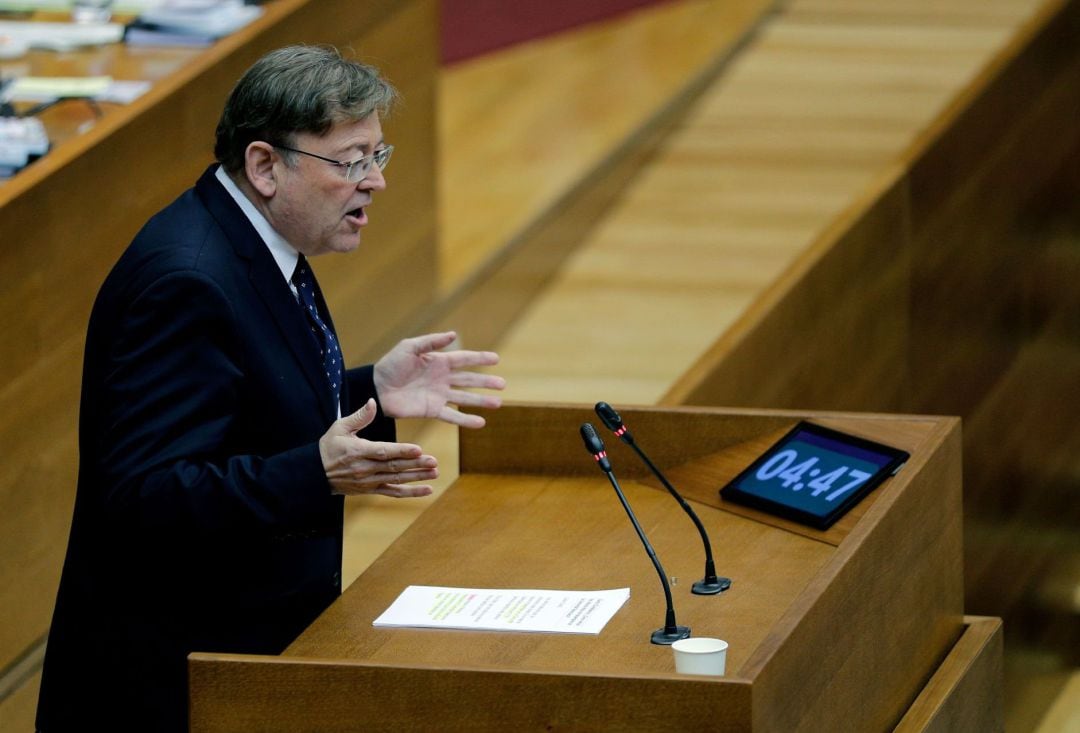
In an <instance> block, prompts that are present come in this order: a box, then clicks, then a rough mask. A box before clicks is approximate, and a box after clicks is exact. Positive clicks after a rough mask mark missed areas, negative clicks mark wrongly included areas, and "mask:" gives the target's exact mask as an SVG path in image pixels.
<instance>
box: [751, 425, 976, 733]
mask: <svg viewBox="0 0 1080 733" xmlns="http://www.w3.org/2000/svg"><path fill="white" fill-rule="evenodd" d="M935 432H936V435H935V436H934V438H933V439H932V440H931V441H928V442H930V443H932V444H933V443H936V442H937V441H943V442H944V446H943V448H942V449H941V450H939V451H937V452H934V453H933V454H931V455H928V454H927V453H926V452H925V451H924V452H922V453H916V454H913V455H912V459H911V461H909V463H908V465H907V466H905V469H904V471H903V472H902V473H901V474H900V475H898V476H897V479H900V478H901V477H902V476H903V474H904V473H907V481H908V483H907V486H906V487H905V489H904V490H903V491H900V490H892V489H891V488H890V490H889V491H887V492H883V493H882V495H881V496H879V497H878V499H877V501H876V502H875V504H874V506H873V507H872V508H871V509H870V510H869V512H868V513H867V515H866V516H865V517H864V519H863V521H861V522H860V523H859V524H858V525H856V526H855V528H854V529H853V530H852V533H851V534H850V535H849V536H848V537H847V539H846V540H845V542H844V544H842V545H841V547H840V549H839V552H838V554H837V556H836V558H834V560H833V561H832V562H831V563H830V566H829V568H828V570H827V572H824V573H822V574H821V575H819V576H818V577H817V578H815V579H814V582H813V583H812V584H811V585H810V586H809V587H807V589H806V590H804V591H803V594H802V597H801V598H800V601H801V603H796V605H795V606H794V607H793V608H792V609H791V611H790V613H789V615H788V617H787V618H786V619H784V620H782V621H781V623H780V624H778V627H777V633H776V635H775V645H774V648H772V649H768V648H765V647H763V648H762V649H760V650H759V651H758V653H757V655H756V656H755V657H754V658H753V659H751V660H750V661H749V662H748V663H747V669H746V672H745V674H746V675H747V676H751V677H753V676H755V675H754V670H755V668H758V669H760V670H761V671H760V675H761V676H760V678H759V679H758V680H756V682H755V687H756V688H757V689H755V700H754V715H755V720H754V727H755V729H757V730H776V731H795V730H805V731H820V730H842V729H848V728H850V729H851V730H887V729H889V728H891V727H892V726H893V725H895V724H896V723H897V722H898V721H899V720H900V718H901V717H902V715H903V714H904V711H906V710H907V707H908V705H910V704H911V702H912V701H913V700H914V699H915V698H916V696H917V695H918V693H919V691H920V690H921V688H922V685H923V682H924V680H926V679H927V678H928V677H929V676H930V674H931V673H932V672H933V670H934V669H935V668H936V667H937V665H938V664H939V663H940V661H941V660H942V659H943V658H944V657H945V651H946V650H947V649H949V648H950V647H951V646H952V643H953V642H954V641H955V639H957V638H958V637H959V636H960V633H961V618H962V614H963V604H964V599H963V568H962V566H961V564H960V563H959V562H958V561H957V559H958V558H959V557H960V556H961V552H962V521H961V511H960V485H961V484H960V430H959V422H958V421H956V420H948V419H943V420H942V422H941V423H940V425H939V427H938V429H937V431H935ZM908 472H910V473H908ZM901 609H907V610H901ZM885 660H892V661H888V662H887V661H885ZM808 665H810V666H812V667H813V668H815V669H820V670H822V673H815V674H811V675H808V674H807V669H808ZM894 665H896V666H894ZM825 670H828V671H829V672H825ZM868 674H870V675H871V676H872V677H873V679H872V680H871V681H868V680H867V679H866V675H868Z"/></svg>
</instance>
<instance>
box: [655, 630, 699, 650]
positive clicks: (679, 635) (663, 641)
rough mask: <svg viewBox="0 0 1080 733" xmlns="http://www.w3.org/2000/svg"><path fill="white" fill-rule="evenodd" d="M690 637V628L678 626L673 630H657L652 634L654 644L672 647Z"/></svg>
mask: <svg viewBox="0 0 1080 733" xmlns="http://www.w3.org/2000/svg"><path fill="white" fill-rule="evenodd" d="M688 636H690V627H689V626H676V627H674V628H673V629H671V630H668V629H657V630H656V631H654V632H652V643H653V644H660V645H661V646H671V645H672V644H674V643H675V642H677V641H678V640H679V639H685V638H686V637H688Z"/></svg>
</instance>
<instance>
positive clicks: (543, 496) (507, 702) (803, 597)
mask: <svg viewBox="0 0 1080 733" xmlns="http://www.w3.org/2000/svg"><path fill="white" fill-rule="evenodd" d="M620 412H621V413H622V415H623V418H624V420H625V421H626V424H627V426H628V427H630V428H631V430H633V432H634V434H635V436H636V438H637V442H638V445H640V446H641V447H642V448H643V449H644V450H645V451H646V452H647V453H648V455H649V456H650V458H651V459H652V460H653V461H654V462H655V463H656V464H657V465H658V466H659V467H661V468H662V469H663V471H664V472H665V474H666V475H667V476H668V478H669V479H670V480H671V482H672V483H673V484H674V485H675V486H676V487H677V488H678V489H679V490H680V491H681V492H682V493H683V494H684V495H685V496H686V497H687V498H688V499H690V500H691V501H692V502H694V504H695V505H696V511H697V512H698V514H699V516H700V518H701V520H702V522H703V523H704V525H705V526H706V528H707V529H708V532H709V535H710V538H711V541H712V545H713V551H714V556H715V560H716V566H717V572H718V573H719V574H720V575H724V576H728V577H730V578H732V580H733V585H732V587H731V589H730V590H728V591H727V592H725V593H723V594H721V595H718V596H696V595H693V594H691V592H690V586H691V584H692V583H693V582H694V581H695V580H697V579H699V578H700V577H701V575H702V573H703V570H704V560H703V550H702V546H701V540H700V537H699V536H698V533H697V531H696V530H695V528H694V526H693V524H692V523H691V521H690V520H689V518H688V517H687V516H686V514H685V513H683V511H682V510H681V509H680V507H679V506H678V504H677V503H676V502H675V501H674V500H673V499H672V498H671V497H670V496H669V495H668V494H667V492H666V491H665V490H664V489H663V487H662V486H661V485H660V484H659V482H657V481H655V480H654V479H653V478H652V477H651V476H650V475H649V474H648V472H647V471H646V469H645V468H644V467H643V466H642V465H641V464H640V462H639V461H638V460H637V457H636V456H635V455H634V454H633V452H632V451H631V450H630V449H629V448H628V447H627V446H624V445H622V444H621V443H619V441H618V440H617V439H615V438H614V436H611V435H610V433H607V431H605V430H603V429H602V427H601V428H600V432H601V434H602V436H603V437H604V440H605V442H606V444H607V450H608V455H609V456H610V458H611V460H612V463H613V466H614V470H615V474H616V476H617V477H618V478H619V480H620V483H621V485H622V487H623V489H624V491H625V492H626V495H627V498H628V500H629V501H630V504H631V505H632V507H633V508H634V511H635V513H636V515H637V517H638V519H639V521H640V522H641V524H642V526H643V528H644V530H645V532H646V534H647V535H648V536H649V539H650V541H651V542H652V544H653V546H654V547H655V549H656V552H657V555H658V556H659V558H660V560H661V562H662V563H663V565H664V569H665V570H666V572H667V574H668V575H669V576H672V577H673V578H674V579H675V580H674V585H673V587H672V592H673V596H674V603H675V610H676V613H677V616H678V622H679V623H680V624H684V625H688V626H690V628H691V629H692V634H693V635H696V636H716V637H720V638H723V639H726V640H727V641H728V642H729V643H730V648H729V651H728V661H727V675H726V676H725V677H719V678H709V677H693V676H686V675H680V674H677V673H676V672H675V667H674V659H673V654H672V651H671V649H670V648H668V647H666V646H656V645H653V644H651V643H650V642H649V636H650V634H651V632H652V631H653V630H654V629H656V628H658V627H660V626H663V622H664V610H665V604H664V595H663V592H662V589H661V587H660V584H659V581H658V579H657V577H656V571H655V569H654V568H653V566H652V564H651V562H650V561H649V559H648V557H647V555H646V554H645V552H644V550H643V548H642V546H641V543H640V541H639V539H638V537H637V535H636V534H635V532H634V530H633V527H632V526H631V524H630V523H629V521H628V520H627V517H626V514H625V512H624V511H623V509H622V507H621V506H620V504H619V502H618V500H617V498H616V496H615V495H614V492H613V491H612V488H611V486H610V484H609V483H608V481H607V479H606V478H605V477H604V476H603V474H602V473H601V472H600V471H599V470H598V469H597V468H596V466H595V465H594V461H593V459H592V458H591V457H590V456H589V454H588V453H587V452H586V450H585V448H584V447H583V445H582V442H581V439H580V437H579V435H578V427H579V426H580V425H581V423H583V422H585V421H589V422H592V423H594V424H596V425H599V421H598V420H597V419H596V417H595V415H594V414H593V413H592V411H591V409H590V408H589V407H587V406H543V407H541V406H530V405H508V406H505V407H504V408H503V409H501V410H499V411H497V412H492V413H489V414H488V415H487V416H488V419H489V422H488V426H487V427H486V428H485V429H483V430H481V431H462V433H461V448H460V451H461V465H460V477H459V478H458V480H457V481H456V482H455V483H454V485H453V486H451V487H450V488H449V489H448V490H447V491H446V492H445V493H444V494H443V496H442V497H440V499H439V500H438V501H437V502H436V503H435V504H434V505H433V506H432V507H431V508H430V509H428V510H427V511H426V512H424V514H422V515H421V516H420V518H419V519H418V520H417V521H416V522H415V523H414V524H413V525H412V526H411V527H410V528H409V530H408V531H406V532H405V533H404V534H403V535H402V536H401V537H400V538H399V539H398V541H397V542H395V543H394V544H393V545H392V546H391V547H390V549H389V550H387V552H386V553H384V554H383V555H382V556H381V557H380V558H379V559H378V560H377V561H376V562H375V563H374V564H373V565H372V566H371V567H370V568H369V569H368V570H367V571H366V572H365V573H364V574H363V575H361V576H360V578H359V579H358V580H357V581H356V582H355V583H354V584H353V585H352V586H351V587H349V588H348V589H347V590H346V591H345V593H344V594H343V595H342V596H341V598H340V599H339V600H338V601H337V602H336V603H335V604H334V605H332V606H331V607H330V608H329V609H328V610H327V611H326V612H325V613H324V614H323V615H322V616H321V617H320V618H319V619H317V620H316V622H315V623H314V624H312V625H311V627H310V628H309V629H308V630H307V631H306V632H305V633H304V634H303V635H301V636H300V638H298V639H297V640H296V641H295V642H294V643H293V644H292V645H291V646H290V647H289V648H288V649H287V650H286V652H285V653H284V654H283V655H282V656H280V657H262V656H246V655H222V654H193V655H192V656H191V660H190V684H191V726H192V728H191V729H192V730H193V731H238V730H259V731H276V730H281V731H299V730H318V731H336V730H365V731H367V730H425V729H426V730H432V729H436V730H455V729H457V730H470V731H475V730H505V729H517V730H672V731H676V730H677V731H685V730H703V729H708V730H717V731H794V730H808V731H810V730H813V731H821V730H857V731H885V730H892V729H894V728H897V727H898V726H899V727H900V728H902V729H904V730H945V729H947V725H948V723H949V722H950V721H957V720H964V721H970V722H972V723H973V724H974V725H975V727H974V728H969V729H972V730H975V729H978V730H994V729H1001V728H1002V716H1001V704H1000V685H1001V682H1000V654H1001V644H1000V640H1001V632H1000V624H999V622H997V621H996V620H994V619H965V618H964V616H963V607H962V606H963V577H962V570H963V569H962V566H961V552H962V547H961V503H960V502H961V498H960V497H961V493H960V486H961V485H960V458H961V456H960V425H959V421H958V420H956V419H955V418H948V417H920V416H890V415H861V414H860V415H856V414H841V413H815V414H796V413H787V412H777V411H768V410H737V411H736V410H723V409H696V408H682V409H678V408H676V409H660V408H641V409H625V408H620ZM801 418H808V419H811V420H812V421H814V422H818V423H820V424H823V425H826V426H829V427H834V428H837V429H840V430H843V431H845V432H849V433H853V434H856V435H861V436H864V437H868V438H871V439H874V440H877V441H880V442H883V443H886V444H889V445H893V446H896V447H898V448H902V449H904V450H906V451H908V452H910V454H911V459H910V460H909V462H908V463H907V464H906V466H905V467H904V468H903V470H901V471H900V473H899V474H897V475H896V476H895V477H893V478H891V479H889V480H888V481H886V482H885V483H884V484H883V485H882V486H880V487H879V488H877V489H875V490H874V491H873V492H872V493H871V494H870V495H869V496H868V497H867V498H865V499H864V500H863V501H862V502H861V503H860V504H859V505H858V506H856V507H855V508H854V509H853V510H852V511H851V512H850V513H849V514H848V515H846V516H845V517H844V518H842V519H841V520H840V521H839V522H838V523H837V524H835V525H833V527H831V528H830V529H829V530H827V531H823V532H822V531H817V530H813V529H810V528H807V527H803V526H801V525H797V524H793V523H790V522H787V521H784V520H780V519H776V518H774V517H771V516H769V515H766V514H762V513H760V512H757V511H755V510H752V509H748V508H744V507H741V506H736V505H732V504H730V503H725V502H724V501H723V500H722V499H721V498H720V497H719V495H718V490H719V488H720V487H721V486H722V485H723V484H724V483H725V482H726V481H727V480H729V479H730V478H732V477H734V476H735V474H736V473H738V471H740V470H741V469H742V468H745V467H746V466H747V465H748V464H749V463H750V461H751V460H752V459H753V458H755V457H756V456H757V455H758V454H760V453H761V452H763V451H764V450H765V449H766V448H767V447H768V446H769V445H771V444H772V443H773V442H774V441H775V440H776V439H778V438H779V437H780V436H781V435H782V434H783V433H784V432H785V431H786V430H788V429H789V428H790V427H791V426H792V425H794V424H795V422H796V421H797V420H799V419H801ZM411 584H414V585H445V586H461V587H474V588H552V589H568V590H596V589H606V588H615V587H629V588H630V589H631V593H630V600H629V601H628V602H627V603H626V605H624V606H623V608H622V609H621V610H619V612H618V613H616V615H615V617H614V618H613V619H612V620H611V621H610V622H609V623H608V625H607V626H606V627H605V628H604V630H603V632H602V633H600V634H599V635H597V636H578V635H546V634H512V633H509V634H508V633H486V632H475V631H443V630H430V629H376V628H373V627H372V621H373V620H374V619H375V618H376V617H377V616H378V615H379V614H380V613H382V611H384V610H385V609H386V608H387V607H388V606H389V605H390V603H391V602H392V601H393V600H394V599H395V598H396V597H397V596H398V594H399V593H400V592H401V591H402V590H403V589H404V588H405V587H406V586H407V585H411Z"/></svg>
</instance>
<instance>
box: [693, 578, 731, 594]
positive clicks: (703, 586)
mask: <svg viewBox="0 0 1080 733" xmlns="http://www.w3.org/2000/svg"><path fill="white" fill-rule="evenodd" d="M730 587H731V578H715V577H714V578H711V579H710V578H705V579H703V580H699V581H698V582H696V583H694V585H693V586H692V587H691V588H690V591H691V592H692V593H694V594H695V595H699V596H715V595H716V594H717V593H722V592H724V591H726V590H727V589H728V588H730Z"/></svg>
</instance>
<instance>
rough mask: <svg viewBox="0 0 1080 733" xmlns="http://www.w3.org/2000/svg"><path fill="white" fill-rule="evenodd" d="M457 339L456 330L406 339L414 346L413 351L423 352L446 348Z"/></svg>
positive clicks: (416, 352)
mask: <svg viewBox="0 0 1080 733" xmlns="http://www.w3.org/2000/svg"><path fill="white" fill-rule="evenodd" d="M456 339H457V332H456V331H445V332H443V333H429V334H425V335H423V336H415V337H413V338H411V339H406V340H405V341H406V343H408V344H409V345H410V346H411V347H412V348H411V351H412V352H413V353H415V354H423V353H426V352H428V351H438V350H439V349H445V348H446V347H447V346H449V345H450V344H452V343H454V341H455V340H456Z"/></svg>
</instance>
